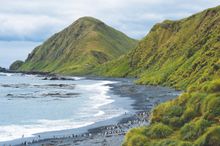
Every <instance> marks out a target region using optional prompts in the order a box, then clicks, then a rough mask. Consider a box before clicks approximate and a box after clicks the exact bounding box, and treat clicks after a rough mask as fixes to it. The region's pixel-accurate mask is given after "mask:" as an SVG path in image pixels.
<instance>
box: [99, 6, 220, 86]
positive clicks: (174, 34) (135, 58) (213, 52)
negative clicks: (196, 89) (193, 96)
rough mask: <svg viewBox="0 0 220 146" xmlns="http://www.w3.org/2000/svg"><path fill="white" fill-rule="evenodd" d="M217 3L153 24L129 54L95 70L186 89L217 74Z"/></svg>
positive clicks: (219, 41)
mask: <svg viewBox="0 0 220 146" xmlns="http://www.w3.org/2000/svg"><path fill="white" fill-rule="evenodd" d="M219 58H220V7H216V8H213V9H208V10H206V11H203V12H201V13H198V14H195V15H193V16H191V17H189V18H185V19H182V20H180V21H169V20H166V21H164V22H162V23H158V24H156V25H155V26H154V27H153V28H152V29H151V31H150V32H149V34H148V35H147V36H146V37H145V38H143V39H142V40H141V41H140V43H139V44H138V46H137V47H136V48H135V49H134V50H132V51H131V52H130V53H129V54H127V55H124V56H123V57H121V58H119V59H118V60H114V61H112V62H110V63H107V64H108V65H103V66H101V67H100V68H101V69H100V68H98V69H97V70H96V71H95V72H96V73H97V74H100V75H107V76H136V77H138V78H139V80H138V83H140V84H154V85H155V84H162V85H168V86H173V87H177V88H181V89H185V88H186V87H188V86H189V85H192V84H200V83H202V82H204V81H209V80H212V79H213V78H218V77H219V75H220V74H219V68H220V60H219Z"/></svg>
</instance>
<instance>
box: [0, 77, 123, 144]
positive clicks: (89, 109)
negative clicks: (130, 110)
mask: <svg viewBox="0 0 220 146" xmlns="http://www.w3.org/2000/svg"><path fill="white" fill-rule="evenodd" d="M44 78H45V77H43V76H37V75H25V74H10V73H0V142H3V141H9V140H14V139H19V138H25V137H34V136H36V135H34V134H36V133H41V132H49V131H59V130H65V129H73V128H79V127H83V126H87V125H90V124H93V123H95V122H98V121H103V120H106V119H109V118H112V117H116V116H119V115H121V114H123V113H125V112H126V109H123V108H122V107H119V106H117V105H114V104H112V103H113V102H114V98H112V96H111V95H110V94H109V90H110V86H109V84H114V83H116V82H112V81H107V80H91V79H86V78H83V77H71V78H72V79H74V80H56V81H55V80H43V79H44Z"/></svg>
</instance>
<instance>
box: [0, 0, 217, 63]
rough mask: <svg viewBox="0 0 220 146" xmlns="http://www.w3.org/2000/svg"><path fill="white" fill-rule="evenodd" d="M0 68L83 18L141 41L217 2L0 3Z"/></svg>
mask: <svg viewBox="0 0 220 146" xmlns="http://www.w3.org/2000/svg"><path fill="white" fill-rule="evenodd" d="M0 3H1V5H0V25H1V26H0V50H1V52H0V66H3V67H8V66H9V64H11V63H12V62H13V61H14V60H17V59H21V60H24V59H25V58H26V57H27V54H28V53H30V52H31V51H32V50H33V48H34V47H36V46H37V45H39V44H41V43H42V42H43V41H45V40H46V39H47V38H48V37H50V36H51V35H52V34H54V33H56V32H59V31H60V30H62V29H63V28H65V27H67V26H68V25H70V24H71V23H73V22H74V21H75V20H77V19H78V18H80V17H83V16H92V17H95V18H97V19H100V20H101V21H103V22H105V23H106V24H108V25H110V26H112V27H114V28H116V29H118V30H120V31H122V32H124V33H125V34H127V35H128V36H130V37H132V38H136V39H141V38H142V37H144V36H145V35H146V34H147V33H148V32H149V30H150V28H151V27H152V26H153V25H154V24H155V23H158V22H161V21H163V20H165V19H171V20H178V19H181V18H184V17H187V16H190V15H192V14H194V13H197V12H200V11H202V10H204V9H207V8H210V7H215V6H217V5H220V0H0Z"/></svg>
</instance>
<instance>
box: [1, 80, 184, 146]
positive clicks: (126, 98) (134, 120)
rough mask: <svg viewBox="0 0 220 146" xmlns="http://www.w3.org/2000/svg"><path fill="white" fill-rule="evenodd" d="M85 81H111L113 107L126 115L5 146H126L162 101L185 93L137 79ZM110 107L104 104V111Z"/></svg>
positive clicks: (12, 142)
mask: <svg viewBox="0 0 220 146" xmlns="http://www.w3.org/2000/svg"><path fill="white" fill-rule="evenodd" d="M85 78H86V80H97V81H102V82H103V81H104V82H106V81H111V82H109V84H106V85H105V86H109V89H110V90H108V95H109V96H111V98H112V99H114V102H113V103H111V104H112V105H111V104H110V105H111V107H112V108H115V107H123V109H126V110H125V112H124V113H122V114H119V115H118V116H114V117H112V118H107V119H104V120H101V121H97V122H95V123H92V124H89V125H85V126H82V127H79V128H72V129H71V128H69V129H64V130H57V131H56V130H55V131H48V132H43V133H36V134H34V137H21V138H19V139H15V140H12V141H7V142H5V143H2V144H3V145H4V144H5V145H17V146H24V145H30V146H39V145H40V146H43V145H44V146H52V145H54V146H64V145H65V146H68V145H79V146H104V145H109V146H118V145H121V144H122V143H123V139H124V136H125V134H126V133H127V131H128V130H130V129H131V128H135V127H139V126H145V125H148V124H149V122H150V115H151V110H152V109H153V107H155V106H156V105H157V104H159V103H161V102H165V101H167V100H171V99H173V98H175V97H176V96H178V95H179V94H180V93H181V92H180V91H176V90H174V89H170V88H166V87H160V86H143V85H135V84H134V79H119V78H94V77H85ZM113 82H114V83H113ZM107 83H108V82H107ZM59 96H60V95H59ZM106 106H107V105H104V106H103V107H102V108H105V107H106ZM115 110H117V109H115ZM113 111H114V110H113ZM98 114H99V113H98ZM100 114H101V113H100ZM105 114H106V113H105ZM108 114H111V113H108ZM64 126H65V125H64Z"/></svg>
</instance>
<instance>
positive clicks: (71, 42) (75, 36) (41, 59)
mask: <svg viewBox="0 0 220 146" xmlns="http://www.w3.org/2000/svg"><path fill="white" fill-rule="evenodd" d="M136 43H137V41H136V40H134V39H131V38H129V37H128V36H126V35H125V34H124V33H122V32H119V31H117V30H116V29H114V28H112V27H110V26H108V25H106V24H105V23H103V22H102V21H100V20H98V19H96V18H93V17H82V18H79V19H78V20H76V21H75V22H74V23H73V24H71V25H70V26H69V27H67V28H65V29H64V30H62V31H61V32H59V33H56V34H55V35H53V36H52V37H50V38H49V39H48V40H47V41H45V42H44V43H43V44H42V45H40V46H39V47H37V48H35V49H34V51H33V52H32V53H31V54H30V55H29V56H28V58H27V59H26V61H25V63H24V65H22V66H21V68H19V69H21V70H24V71H30V70H32V71H45V72H55V73H61V74H85V73H88V72H89V71H90V70H91V69H92V68H94V66H96V65H99V64H102V63H104V62H106V61H109V60H112V59H114V58H117V57H119V56H120V55H123V54H125V53H127V52H128V51H129V50H130V49H132V48H133V47H134V46H135V45H136Z"/></svg>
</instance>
